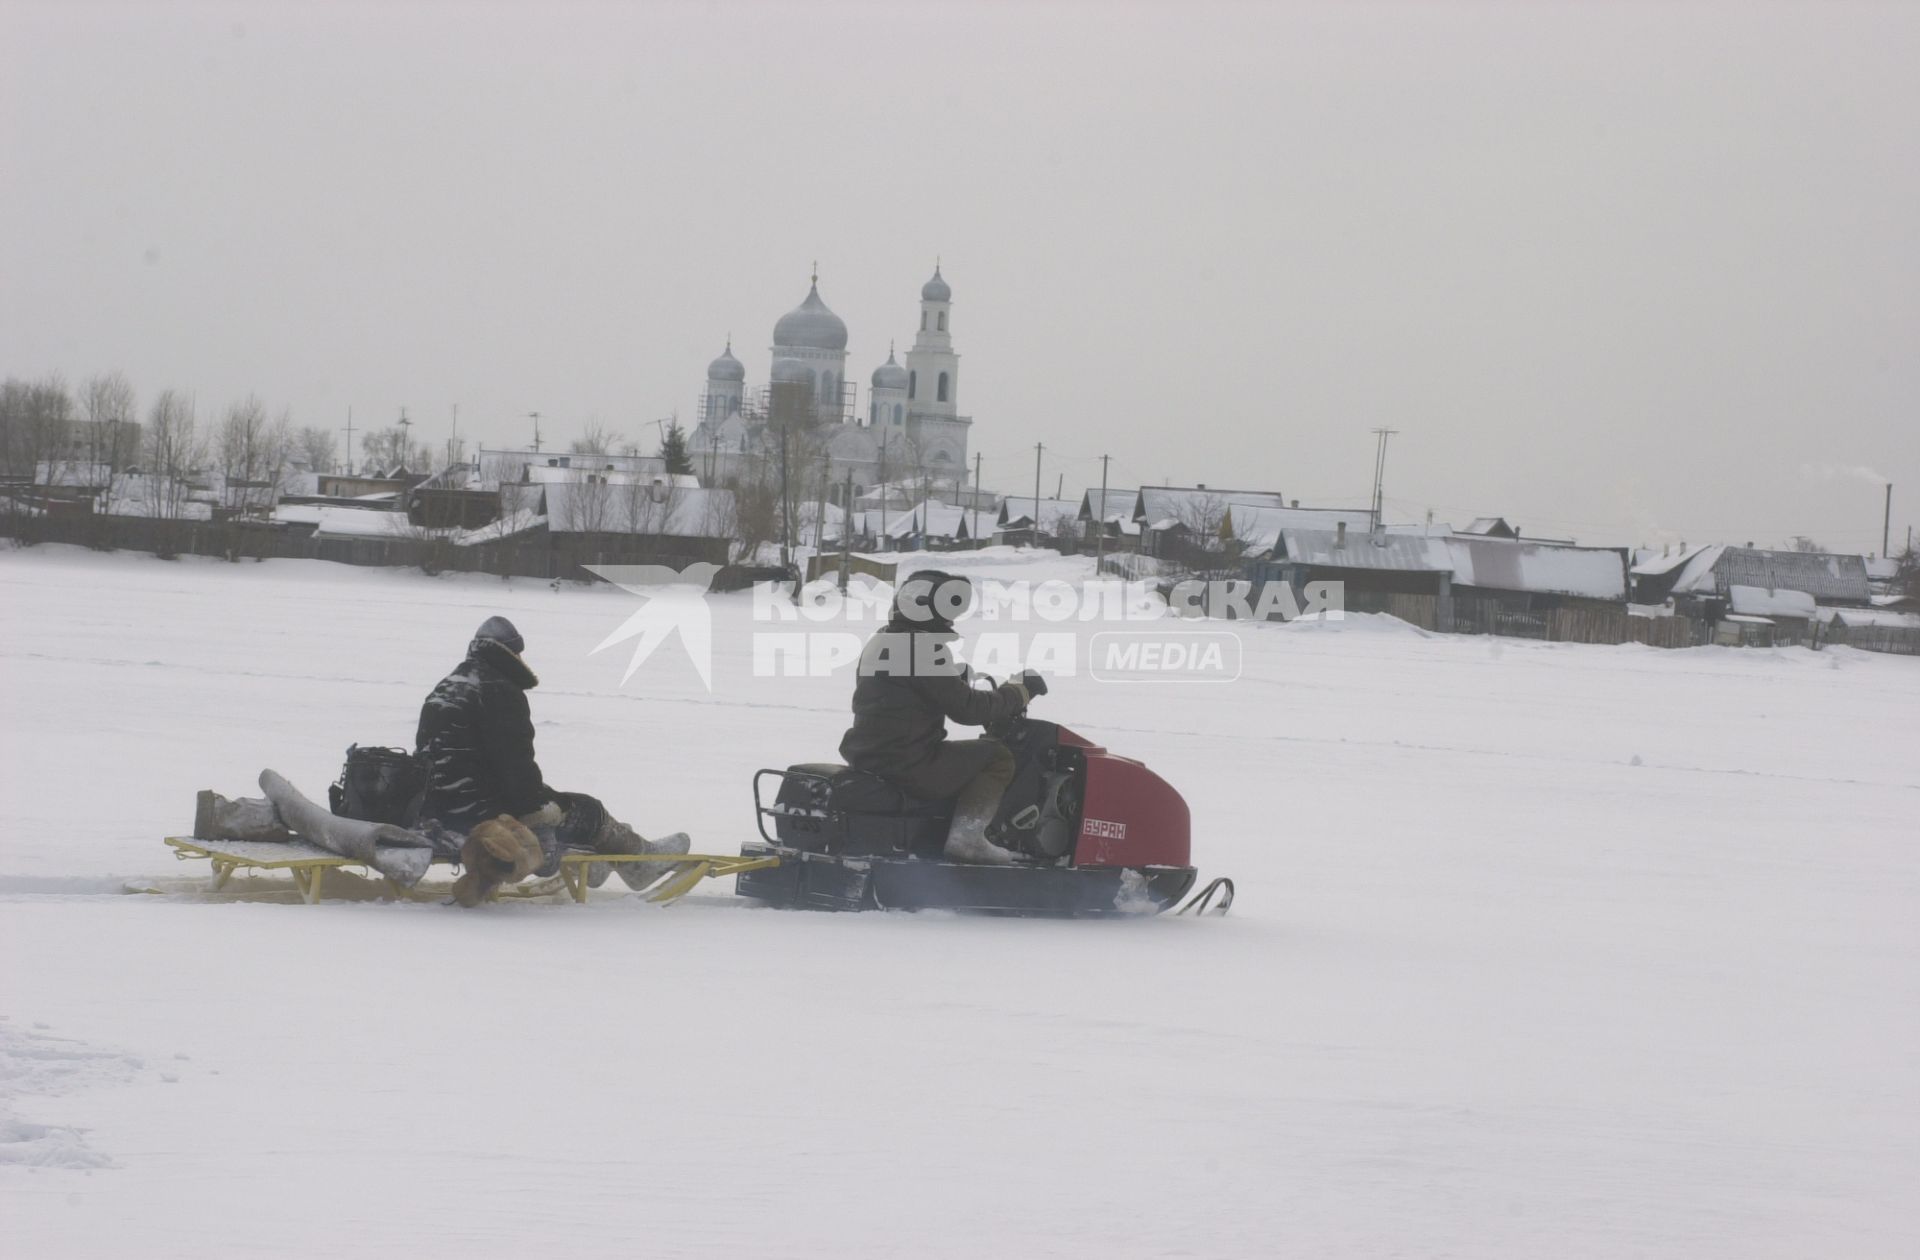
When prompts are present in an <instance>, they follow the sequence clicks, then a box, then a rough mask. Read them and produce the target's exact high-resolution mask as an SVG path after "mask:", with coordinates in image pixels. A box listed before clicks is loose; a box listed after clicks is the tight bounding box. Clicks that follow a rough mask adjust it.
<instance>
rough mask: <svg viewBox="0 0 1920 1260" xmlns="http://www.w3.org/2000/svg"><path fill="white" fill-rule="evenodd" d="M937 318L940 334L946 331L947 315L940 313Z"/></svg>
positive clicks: (943, 312)
mask: <svg viewBox="0 0 1920 1260" xmlns="http://www.w3.org/2000/svg"><path fill="white" fill-rule="evenodd" d="M938 318H939V324H940V331H941V332H945V331H947V313H946V312H945V311H941V312H940V315H939V317H938Z"/></svg>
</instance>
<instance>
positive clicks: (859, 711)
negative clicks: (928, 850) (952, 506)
mask: <svg viewBox="0 0 1920 1260" xmlns="http://www.w3.org/2000/svg"><path fill="white" fill-rule="evenodd" d="M972 603H973V586H972V584H971V583H969V582H968V581H967V580H966V579H965V578H964V577H956V576H954V575H952V574H948V573H942V572H939V571H938V570H933V569H926V570H922V571H920V572H918V573H915V574H913V575H912V576H911V577H909V578H908V579H907V580H906V581H905V582H902V583H901V584H900V589H899V590H898V591H897V592H895V594H894V600H893V613H892V616H891V617H890V618H889V619H888V621H887V624H886V625H885V626H884V627H882V628H881V629H880V631H879V632H878V633H876V634H875V635H874V636H873V638H872V639H870V640H868V641H867V646H866V648H865V649H864V650H863V651H862V652H861V654H860V674H859V678H858V680H857V681H856V682H855V683H854V688H853V726H852V727H851V728H850V729H849V730H848V731H847V733H846V735H845V737H843V738H842V739H841V741H840V756H841V757H842V758H843V759H844V760H845V761H846V763H847V764H848V765H849V766H851V767H853V768H854V769H855V770H862V771H865V772H867V773H869V774H875V775H878V776H880V777H881V778H883V779H886V780H887V781H888V782H890V783H892V784H893V785H894V786H895V787H898V788H899V789H900V790H901V791H903V792H906V793H907V794H909V795H911V796H917V797H920V798H921V799H923V800H934V801H945V800H951V801H953V803H954V808H953V822H952V823H951V825H950V826H949V827H948V829H947V842H946V848H945V853H946V856H947V857H948V858H950V859H952V860H954V861H956V862H981V863H991V864H996V865H1004V864H1006V863H1008V862H1011V861H1013V854H1012V853H1010V852H1009V851H1007V850H1006V849H1003V848H1001V847H1000V846H999V845H997V844H995V843H993V841H992V840H991V839H989V838H988V836H987V825H988V824H989V823H991V822H992V821H993V817H994V814H995V813H997V812H998V811H999V808H1000V798H1001V797H1002V796H1003V795H1004V794H1005V793H1006V790H1007V785H1008V784H1010V783H1011V782H1012V781H1013V774H1014V760H1013V754H1012V753H1011V752H1009V751H1008V749H1007V746H1006V745H1005V744H1002V743H1001V742H1000V741H999V740H996V739H961V740H949V739H948V738H947V728H946V724H947V722H948V721H953V722H958V723H960V724H961V725H962V726H986V725H988V724H989V723H992V722H997V721H1001V720H1003V719H1005V718H1010V717H1013V716H1015V715H1016V714H1018V713H1020V712H1022V711H1023V710H1025V709H1026V707H1027V702H1028V701H1029V700H1030V699H1032V697H1034V696H1036V695H1040V694H1042V693H1043V692H1044V691H1045V690H1046V684H1045V683H1044V682H1043V681H1042V680H1041V678H1040V676H1039V675H1038V674H1034V673H1031V672H1029V673H1024V674H1022V675H1021V676H1020V677H1019V678H1016V679H1013V680H1011V681H1008V682H1004V683H1001V684H1000V685H999V686H997V687H995V688H993V689H991V690H986V689H982V688H977V687H975V685H974V674H973V671H971V670H970V669H968V668H967V666H966V665H964V664H963V663H961V662H960V661H959V660H958V659H956V658H955V656H954V654H953V644H954V642H955V641H956V640H957V639H958V638H959V636H958V635H957V634H955V633H954V629H953V620H954V618H956V617H959V616H961V615H962V614H964V613H965V612H966V611H967V609H968V607H970V606H971V604H972Z"/></svg>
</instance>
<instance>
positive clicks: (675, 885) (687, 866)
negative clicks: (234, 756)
mask: <svg viewBox="0 0 1920 1260" xmlns="http://www.w3.org/2000/svg"><path fill="white" fill-rule="evenodd" d="M166 842H167V845H168V846H169V847H170V848H172V849H173V855H174V856H175V857H177V858H179V859H180V860H181V861H191V860H194V859H197V858H205V859H206V860H207V861H208V862H210V863H212V864H213V883H212V888H211V890H210V891H213V892H219V891H220V890H221V889H223V888H225V887H226V886H227V881H228V880H230V879H232V878H233V873H234V872H235V871H237V870H250V871H286V872H288V873H289V874H291V875H292V876H293V883H294V886H295V887H296V888H298V889H299V890H300V899H301V900H302V901H304V902H306V903H307V904H308V905H313V904H314V903H315V902H317V901H319V900H320V899H321V897H322V896H323V895H325V889H326V878H327V872H328V871H333V870H339V869H340V868H341V867H343V866H357V867H360V868H361V869H363V870H364V869H366V864H365V863H363V862H356V861H354V860H353V859H352V858H343V857H339V856H336V855H334V854H328V853H321V854H299V853H294V854H289V855H288V856H283V857H269V856H265V855H261V856H247V857H242V856H240V855H238V854H234V853H225V852H221V851H220V850H219V849H217V848H211V847H208V846H209V844H210V843H211V844H217V843H218V842H217V841H214V842H208V841H202V840H199V839H196V838H194V837H192V836H168V837H166ZM289 847H292V846H289ZM602 862H604V863H607V864H609V865H619V864H621V863H627V862H665V863H669V864H670V865H672V866H675V867H680V868H683V869H680V870H677V871H672V872H669V874H668V876H667V879H666V881H665V882H664V883H662V884H661V885H660V886H659V887H658V888H649V889H647V890H646V891H644V892H643V893H641V896H643V897H645V898H646V899H647V900H648V901H651V902H655V903H657V904H662V905H664V904H666V903H668V902H672V901H678V900H679V899H680V898H682V897H684V896H686V895H687V893H689V892H691V891H692V890H693V888H694V887H695V886H696V885H698V884H699V883H700V881H701V880H704V879H718V878H720V877H722V876H726V875H738V874H740V873H741V872H743V871H757V870H763V869H765V868H767V867H769V866H778V865H779V864H780V859H779V858H778V857H772V856H766V857H744V856H741V855H738V854H735V855H732V856H726V855H720V854H712V853H569V854H567V855H566V856H565V857H562V858H561V859H560V874H559V877H558V878H559V882H560V886H561V887H563V888H565V889H566V890H567V892H568V893H569V894H570V895H571V896H572V897H573V899H574V901H576V902H585V901H586V899H587V894H588V893H589V892H590V891H591V889H589V888H588V886H587V878H588V871H589V869H590V868H591V867H593V866H595V865H596V864H598V863H602ZM387 885H388V887H390V888H391V889H392V890H393V892H394V894H395V895H396V896H399V897H405V898H409V899H413V900H418V899H419V894H417V893H415V892H414V891H413V890H412V889H408V888H402V887H401V886H400V885H399V884H396V883H394V882H393V881H392V880H390V879H389V880H387ZM553 891H555V889H554V885H553V881H552V880H540V881H538V882H537V883H533V884H519V885H510V886H508V887H506V888H503V889H501V890H500V893H498V894H496V896H502V895H504V896H507V897H515V898H522V897H539V896H544V895H546V894H547V893H550V892H553Z"/></svg>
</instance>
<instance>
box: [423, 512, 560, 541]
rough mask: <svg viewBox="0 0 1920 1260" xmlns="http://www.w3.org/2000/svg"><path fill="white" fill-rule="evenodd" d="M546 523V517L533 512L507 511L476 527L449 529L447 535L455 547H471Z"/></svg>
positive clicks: (509, 536) (508, 536) (511, 535)
mask: <svg viewBox="0 0 1920 1260" xmlns="http://www.w3.org/2000/svg"><path fill="white" fill-rule="evenodd" d="M546 523H547V518H546V517H544V516H540V515H538V514H536V513H533V512H508V513H507V514H506V515H504V516H502V517H500V518H499V519H498V520H494V521H489V522H487V523H486V524H485V525H482V526H480V527H479V528H478V529H456V530H450V531H448V533H447V537H448V539H449V540H450V541H451V542H452V543H453V544H454V546H456V547H473V546H477V545H479V544H481V543H490V542H499V541H501V540H502V539H504V538H512V537H513V536H514V535H516V534H524V533H526V532H527V531H528V530H533V529H539V528H540V527H541V526H543V525H545V524H546Z"/></svg>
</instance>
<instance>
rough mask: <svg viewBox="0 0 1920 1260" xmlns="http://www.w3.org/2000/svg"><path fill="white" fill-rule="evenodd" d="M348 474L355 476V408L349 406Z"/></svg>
mask: <svg viewBox="0 0 1920 1260" xmlns="http://www.w3.org/2000/svg"><path fill="white" fill-rule="evenodd" d="M347 476H349V477H351V476H353V408H352V407H348V408H347Z"/></svg>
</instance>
